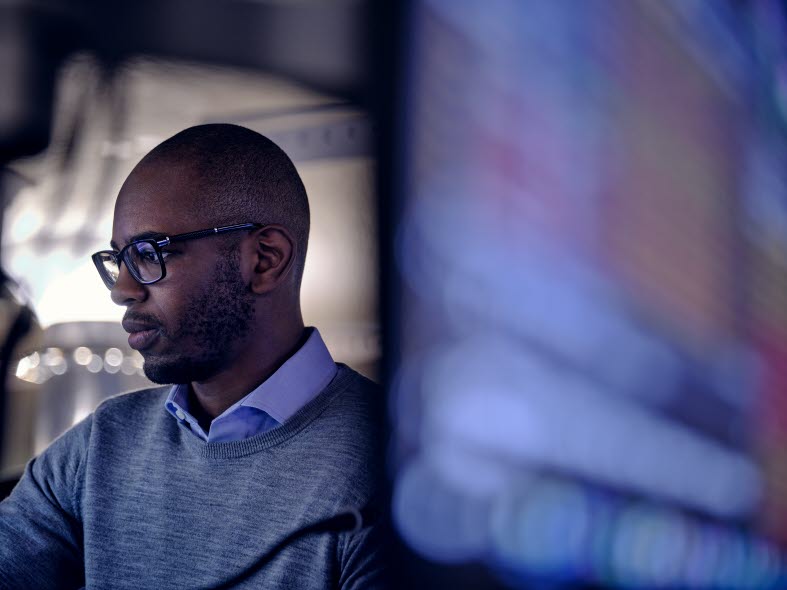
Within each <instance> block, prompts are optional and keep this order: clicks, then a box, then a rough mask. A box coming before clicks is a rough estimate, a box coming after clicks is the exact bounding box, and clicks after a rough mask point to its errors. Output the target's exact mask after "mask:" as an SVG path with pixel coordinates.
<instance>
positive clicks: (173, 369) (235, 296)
mask: <svg viewBox="0 0 787 590" xmlns="http://www.w3.org/2000/svg"><path fill="white" fill-rule="evenodd" d="M213 276H214V277H215V281H214V282H213V283H211V284H209V285H206V287H205V288H204V289H203V290H202V291H201V292H199V293H196V294H195V295H194V296H192V298H191V300H190V301H189V303H188V304H187V305H186V307H185V310H184V313H183V314H182V315H181V317H180V321H179V323H178V324H177V325H175V326H169V327H167V328H166V329H164V328H163V327H162V337H163V338H165V339H166V340H168V341H169V344H170V346H171V347H172V350H171V351H170V352H168V353H166V354H159V355H156V354H150V355H147V356H145V364H144V365H143V370H144V372H145V375H146V376H147V378H148V379H150V380H151V381H153V382H154V383H190V382H192V381H196V382H199V381H205V380H207V379H209V378H210V377H212V376H214V375H216V374H217V373H219V372H220V371H221V370H223V369H225V368H226V367H227V366H228V365H229V364H230V362H231V361H232V359H233V357H234V356H235V355H237V354H238V350H237V349H238V346H240V345H242V343H243V342H245V339H246V337H247V336H248V333H249V331H250V330H251V327H252V324H253V321H254V311H255V307H254V302H255V297H254V294H253V293H252V292H251V291H250V290H249V288H248V285H246V284H245V283H244V282H243V280H242V277H241V272H240V251H239V250H238V249H234V250H233V251H231V252H229V253H228V255H227V256H225V257H223V258H221V259H220V260H219V262H218V263H217V265H216V268H215V269H214V270H213Z"/></svg>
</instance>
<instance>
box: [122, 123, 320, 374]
mask: <svg viewBox="0 0 787 590" xmlns="http://www.w3.org/2000/svg"><path fill="white" fill-rule="evenodd" d="M240 223H256V224H259V225H260V226H261V227H258V228H252V229H247V230H242V231H232V232H227V233H226V234H221V235H215V236H210V237H206V238H203V239H196V240H186V241H183V242H173V243H172V244H171V245H169V246H167V247H165V248H163V256H164V263H165V266H166V276H165V277H164V278H163V279H162V280H161V281H159V282H156V283H154V284H150V285H143V284H140V283H139V282H137V281H136V280H134V278H132V276H131V275H130V274H129V272H128V269H127V268H126V265H125V264H121V271H120V275H119V277H118V280H117V283H116V284H115V286H114V287H113V288H112V298H113V300H114V301H115V302H116V303H118V304H119V305H125V306H126V307H127V312H126V316H125V318H124V326H125V327H126V329H127V330H129V331H130V332H132V333H133V334H132V337H131V341H132V344H134V345H136V346H137V347H138V348H139V349H140V351H141V353H142V355H143V357H144V358H145V373H146V374H147V376H148V377H149V378H150V379H151V380H153V381H156V382H160V383H185V382H189V381H205V380H208V379H210V378H212V377H213V376H215V375H216V374H218V373H220V372H222V371H225V370H228V369H229V368H231V367H232V366H233V363H237V362H239V361H238V359H239V358H241V357H242V356H243V355H244V351H246V350H248V349H249V348H250V346H251V343H252V342H253V340H254V339H258V338H260V336H263V337H264V336H265V335H266V334H269V333H276V332H277V331H282V330H286V329H287V324H298V323H299V322H301V319H300V306H299V290H300V283H301V278H302V275H303V265H304V260H305V256H306V247H307V242H308V233H309V206H308V201H307V198H306V192H305V190H304V187H303V184H302V182H301V180H300V177H299V176H298V174H297V172H296V170H295V167H294V166H293V164H292V162H291V161H290V159H289V158H288V157H287V155H286V154H285V153H284V152H283V151H282V150H281V149H279V148H278V147H277V146H276V145H275V144H274V143H273V142H271V141H270V140H268V139H267V138H265V137H263V136H262V135H260V134H258V133H255V132H253V131H251V130H249V129H245V128H243V127H239V126H236V125H223V124H217V125H201V126H198V127H192V128H190V129H186V130H185V131H182V132H180V133H178V134H177V135H175V136H173V137H172V138H170V139H168V140H166V141H165V142H163V143H162V144H160V145H159V146H157V147H156V148H155V149H154V150H153V151H151V152H150V153H149V154H148V155H146V156H145V157H144V158H143V159H142V161H141V162H140V163H139V164H138V165H137V166H136V168H135V169H134V170H133V171H132V173H131V174H130V175H129V177H128V179H127V180H126V182H125V183H124V185H123V187H122V188H121V191H120V194H119V196H118V200H117V203H116V205H115V218H114V224H113V232H112V233H113V236H112V238H113V240H112V245H113V248H114V249H116V250H119V249H121V248H123V247H124V246H126V245H127V244H129V243H130V242H132V241H134V240H135V239H139V238H140V237H152V236H154V237H156V238H163V237H165V236H173V235H175V234H180V233H185V232H191V231H197V230H203V229H207V228H214V227H222V226H229V225H234V224H240Z"/></svg>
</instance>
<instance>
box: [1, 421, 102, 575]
mask: <svg viewBox="0 0 787 590" xmlns="http://www.w3.org/2000/svg"><path fill="white" fill-rule="evenodd" d="M91 424H92V417H88V418H86V419H85V420H83V421H82V422H80V423H79V424H77V425H76V426H75V427H74V428H72V429H71V430H69V431H68V432H66V433H65V434H63V435H62V436H61V437H60V438H58V439H57V440H55V441H54V442H53V443H52V444H51V445H50V446H49V447H48V448H47V449H46V450H45V451H44V452H43V453H41V455H40V456H38V457H36V458H34V459H32V460H31V461H30V462H29V463H28V464H27V466H26V467H25V471H24V474H23V475H22V478H21V479H20V481H19V483H18V484H17V485H16V487H15V488H14V490H13V491H12V492H11V495H10V496H9V497H8V498H6V499H5V500H4V501H2V502H0V589H1V590H11V589H17V588H19V589H22V588H37V589H42V590H46V589H49V588H53V589H54V588H63V589H70V588H79V587H81V586H82V585H84V559H83V546H82V519H81V509H80V507H79V500H78V498H79V496H80V491H81V484H82V475H83V472H84V464H85V459H86V455H87V446H88V439H89V435H90V429H91Z"/></svg>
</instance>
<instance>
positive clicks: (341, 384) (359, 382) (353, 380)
mask: <svg viewBox="0 0 787 590" xmlns="http://www.w3.org/2000/svg"><path fill="white" fill-rule="evenodd" d="M334 381H335V383H332V384H331V385H332V386H335V387H337V388H338V389H339V391H338V394H337V395H336V397H334V399H333V401H332V403H331V404H330V406H329V408H328V411H327V412H326V413H325V415H324V419H328V420H332V421H338V422H339V423H342V424H345V425H346V426H345V428H347V429H350V430H351V431H352V432H353V433H355V434H356V435H357V434H358V433H359V432H366V431H371V432H377V431H378V429H379V427H380V426H381V425H382V422H384V418H385V412H384V408H385V399H384V395H383V389H382V387H380V385H378V384H377V383H375V382H374V381H372V380H370V379H368V378H366V377H364V376H363V375H361V374H360V373H358V372H356V371H354V370H353V369H351V368H350V367H348V366H346V365H342V364H340V365H339V371H338V372H337V374H336V377H335V378H334ZM340 430H341V429H340Z"/></svg>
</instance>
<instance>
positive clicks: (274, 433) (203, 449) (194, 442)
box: [167, 363, 354, 459]
mask: <svg viewBox="0 0 787 590" xmlns="http://www.w3.org/2000/svg"><path fill="white" fill-rule="evenodd" d="M353 375H354V373H353V371H352V370H351V369H350V368H349V367H347V366H346V365H343V364H340V363H339V370H338V372H337V373H336V376H335V377H334V378H333V380H332V381H331V382H330V383H329V384H328V385H327V386H326V388H325V389H323V390H322V391H321V392H320V393H319V394H317V396H316V397H315V398H314V399H312V400H311V401H310V402H309V403H307V404H306V405H305V406H303V407H302V408H301V409H300V410H298V411H297V412H296V413H295V414H294V415H293V416H292V417H291V418H290V419H289V420H287V421H286V422H284V423H283V424H281V425H279V426H277V427H275V428H272V429H271V430H268V431H267V432H263V433H262V434H257V435H254V436H250V437H249V438H245V439H242V440H233V441H229V442H205V441H204V440H202V439H200V438H199V437H197V436H194V434H193V433H191V432H186V427H184V426H182V425H179V426H178V427H179V428H180V429H182V431H181V433H180V439H181V440H182V441H183V443H184V445H185V446H186V447H188V448H189V449H190V450H191V451H192V452H194V453H196V454H197V455H198V456H199V457H200V458H203V459H236V458H240V457H245V456H247V455H252V454H254V453H257V452H259V451H262V450H265V449H269V448H271V447H274V446H276V445H278V444H281V443H282V442H284V441H286V440H287V439H289V438H291V437H293V436H295V435H296V434H298V433H299V432H300V431H301V430H303V429H304V428H305V427H306V426H308V425H309V424H310V423H311V422H313V421H314V420H315V419H316V418H317V417H318V416H319V415H320V414H321V413H322V412H323V411H324V410H325V409H326V408H327V407H328V406H329V405H330V404H331V402H332V401H333V400H334V398H336V396H337V395H339V394H340V393H341V392H342V391H344V390H345V389H346V388H347V386H348V385H349V383H350V381H351V380H352V379H353ZM167 417H168V418H170V419H171V416H167Z"/></svg>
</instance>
